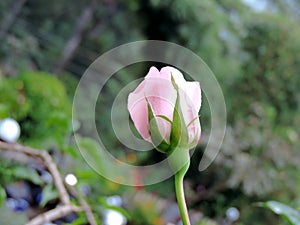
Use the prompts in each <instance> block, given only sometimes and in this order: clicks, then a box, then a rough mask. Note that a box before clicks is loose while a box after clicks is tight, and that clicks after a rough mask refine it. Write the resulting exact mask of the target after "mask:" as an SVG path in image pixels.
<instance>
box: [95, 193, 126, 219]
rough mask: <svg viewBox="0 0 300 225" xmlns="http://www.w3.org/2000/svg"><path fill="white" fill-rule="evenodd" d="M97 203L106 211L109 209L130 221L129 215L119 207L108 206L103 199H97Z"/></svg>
mask: <svg viewBox="0 0 300 225" xmlns="http://www.w3.org/2000/svg"><path fill="white" fill-rule="evenodd" d="M99 201H100V203H101V205H102V206H103V207H105V208H106V209H110V210H114V211H116V212H119V213H121V214H122V215H123V216H125V217H126V219H128V220H131V219H132V218H131V216H130V214H129V213H128V212H127V211H126V210H125V209H123V208H122V207H119V206H114V205H109V204H108V203H107V202H106V199H105V198H99Z"/></svg>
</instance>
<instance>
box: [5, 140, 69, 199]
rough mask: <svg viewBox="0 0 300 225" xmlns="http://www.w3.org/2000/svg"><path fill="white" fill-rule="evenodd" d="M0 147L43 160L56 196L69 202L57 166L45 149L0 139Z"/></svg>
mask: <svg viewBox="0 0 300 225" xmlns="http://www.w3.org/2000/svg"><path fill="white" fill-rule="evenodd" d="M0 149H2V150H9V151H14V152H19V153H23V154H25V155H29V156H32V157H35V158H40V159H41V160H42V161H43V162H44V164H45V165H46V167H47V169H48V171H49V173H50V174H51V175H52V177H53V182H54V185H55V187H56V189H57V191H58V196H59V199H60V201H61V202H62V203H63V204H64V205H69V204H70V197H69V195H68V193H67V191H66V188H65V186H64V183H63V180H62V178H61V176H60V173H59V172H58V169H57V166H56V164H55V163H54V162H53V160H52V157H51V156H50V155H49V153H48V152H47V151H46V150H38V149H33V148H30V147H26V146H23V145H19V144H15V143H6V142H2V141H0Z"/></svg>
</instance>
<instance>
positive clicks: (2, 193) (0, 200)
mask: <svg viewBox="0 0 300 225" xmlns="http://www.w3.org/2000/svg"><path fill="white" fill-rule="evenodd" d="M5 199H6V193H5V190H4V188H3V187H2V186H0V206H1V205H2V204H3V202H4V201H5Z"/></svg>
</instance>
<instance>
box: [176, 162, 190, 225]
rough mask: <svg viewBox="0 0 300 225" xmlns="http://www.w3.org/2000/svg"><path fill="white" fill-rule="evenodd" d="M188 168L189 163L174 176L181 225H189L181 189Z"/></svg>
mask: <svg viewBox="0 0 300 225" xmlns="http://www.w3.org/2000/svg"><path fill="white" fill-rule="evenodd" d="M189 166H190V162H189V161H188V162H187V163H186V164H185V165H184V167H182V168H181V169H180V170H179V171H178V172H177V173H176V174H175V192H176V198H177V203H178V207H179V211H180V216H181V220H182V224H183V225H191V222H190V219H189V215H188V210H187V207H186V202H185V197H184V189H183V178H184V175H185V174H186V172H187V170H188V168H189Z"/></svg>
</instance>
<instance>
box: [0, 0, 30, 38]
mask: <svg viewBox="0 0 300 225" xmlns="http://www.w3.org/2000/svg"><path fill="white" fill-rule="evenodd" d="M26 1H27V0H17V1H15V2H14V4H13V6H12V8H11V9H10V10H9V11H8V15H7V16H6V17H5V18H4V19H3V21H2V23H1V24H0V40H2V39H3V38H4V36H5V35H6V33H7V31H8V29H9V28H10V27H11V26H12V24H13V23H14V21H15V19H16V18H17V15H18V14H19V12H20V11H21V9H22V7H23V5H24V4H25V2H26Z"/></svg>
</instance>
